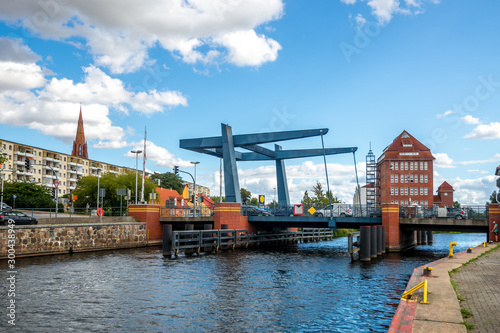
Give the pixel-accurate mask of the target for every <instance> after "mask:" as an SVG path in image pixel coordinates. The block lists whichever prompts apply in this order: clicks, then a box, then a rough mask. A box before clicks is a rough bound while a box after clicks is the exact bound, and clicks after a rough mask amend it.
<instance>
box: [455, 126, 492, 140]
mask: <svg viewBox="0 0 500 333" xmlns="http://www.w3.org/2000/svg"><path fill="white" fill-rule="evenodd" d="M464 138H465V139H477V140H479V139H483V140H484V139H500V122H491V123H489V124H483V125H479V126H477V127H476V128H474V129H473V130H472V132H470V133H467V134H466V135H465V136H464Z"/></svg>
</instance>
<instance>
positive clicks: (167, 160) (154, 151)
mask: <svg viewBox="0 0 500 333" xmlns="http://www.w3.org/2000/svg"><path fill="white" fill-rule="evenodd" d="M130 146H131V147H133V149H131V150H142V151H144V141H139V142H134V143H131V144H130ZM124 156H128V157H132V158H134V159H135V158H136V154H133V153H131V152H130V151H128V152H127V153H126V154H125V155H124ZM139 159H142V154H140V155H139ZM146 159H147V160H148V161H152V162H154V163H155V164H156V165H157V166H159V167H162V168H173V167H174V165H177V166H179V167H181V168H187V167H191V166H192V164H191V163H190V162H189V161H184V160H182V159H180V158H176V157H174V155H173V154H172V153H170V152H169V151H168V150H167V149H165V148H163V147H160V146H157V145H156V144H154V143H153V142H151V141H148V140H146Z"/></svg>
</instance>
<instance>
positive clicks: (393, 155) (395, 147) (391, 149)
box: [384, 130, 434, 160]
mask: <svg viewBox="0 0 500 333" xmlns="http://www.w3.org/2000/svg"><path fill="white" fill-rule="evenodd" d="M400 153H418V157H417V159H422V158H424V159H425V158H426V159H433V160H434V156H432V154H431V150H430V149H429V148H427V147H426V146H425V145H424V144H422V143H421V142H420V141H418V140H417V139H415V138H414V137H413V136H412V135H411V134H410V133H408V132H407V131H406V130H405V131H403V132H402V133H401V134H400V135H398V136H397V137H396V138H395V139H394V141H392V143H391V144H390V145H389V146H387V148H385V150H384V154H385V159H387V158H390V159H401V158H405V159H415V158H416V156H417V155H412V154H407V155H402V154H400Z"/></svg>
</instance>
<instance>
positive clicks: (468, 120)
mask: <svg viewBox="0 0 500 333" xmlns="http://www.w3.org/2000/svg"><path fill="white" fill-rule="evenodd" d="M461 119H462V121H463V122H464V123H466V124H470V125H478V124H480V123H481V122H480V121H479V118H474V117H473V116H471V115H466V116H465V117H462V118H461Z"/></svg>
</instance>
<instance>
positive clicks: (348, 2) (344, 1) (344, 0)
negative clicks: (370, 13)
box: [340, 0, 356, 5]
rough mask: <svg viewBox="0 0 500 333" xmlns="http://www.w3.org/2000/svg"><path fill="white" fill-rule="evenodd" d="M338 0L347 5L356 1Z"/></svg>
mask: <svg viewBox="0 0 500 333" xmlns="http://www.w3.org/2000/svg"><path fill="white" fill-rule="evenodd" d="M340 1H342V2H343V3H345V4H347V5H354V4H355V3H356V0H340Z"/></svg>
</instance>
